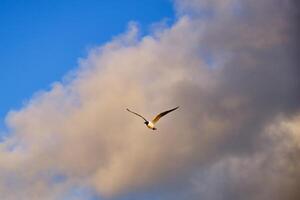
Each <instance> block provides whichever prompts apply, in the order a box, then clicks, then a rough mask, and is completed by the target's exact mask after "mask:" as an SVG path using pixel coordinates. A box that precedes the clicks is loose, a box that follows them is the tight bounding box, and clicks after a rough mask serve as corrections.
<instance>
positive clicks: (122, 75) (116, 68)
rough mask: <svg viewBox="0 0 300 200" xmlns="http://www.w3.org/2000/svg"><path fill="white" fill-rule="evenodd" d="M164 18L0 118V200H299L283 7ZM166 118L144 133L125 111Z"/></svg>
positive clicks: (261, 4)
mask: <svg viewBox="0 0 300 200" xmlns="http://www.w3.org/2000/svg"><path fill="white" fill-rule="evenodd" d="M175 5H176V9H177V13H178V20H177V21H176V22H175V23H174V24H173V25H172V26H171V27H169V28H167V27H163V28H157V29H156V30H154V31H153V33H152V34H150V35H147V36H143V37H141V36H139V33H138V27H137V25H136V24H135V23H130V25H129V28H128V31H127V32H126V33H124V34H122V35H120V36H118V37H115V38H114V40H113V41H111V42H109V43H107V44H105V45H104V46H101V47H99V48H96V49H93V50H92V51H91V52H90V54H89V56H88V58H86V59H82V60H81V61H80V64H79V68H78V69H77V70H76V71H75V72H72V73H71V74H70V75H68V76H67V77H66V78H65V80H63V81H61V82H57V83H54V84H53V85H52V88H51V90H49V91H42V92H38V93H37V94H35V95H34V96H33V97H32V99H31V100H30V101H29V102H28V103H27V104H26V105H25V106H24V107H23V108H22V109H21V110H17V111H11V112H10V113H9V115H8V116H7V119H6V121H7V124H8V127H9V130H10V136H9V137H8V138H7V139H6V140H5V141H4V142H2V143H1V144H0V177H1V179H0V197H1V199H8V200H10V199H11V200H14V199H40V198H41V197H43V199H49V200H50V199H51V200H52V199H63V198H65V196H66V195H67V194H68V193H69V192H70V191H73V190H74V188H75V190H76V188H89V189H88V190H87V191H89V192H88V193H94V194H96V195H99V196H100V197H101V198H105V199H109V198H115V199H118V198H121V197H124V198H125V197H126V196H129V199H141V198H144V197H145V196H146V197H148V198H149V196H150V198H152V199H153V198H158V199H186V198H189V199H199V197H202V198H204V199H233V198H240V199H241V198H242V199H298V198H299V192H298V191H297V188H298V187H299V180H300V173H299V172H300V170H299V169H300V166H299V159H298V158H297V156H296V155H297V153H299V137H300V136H299V135H300V133H299V126H298V124H299V115H300V113H299V106H300V105H299V101H298V99H299V94H298V93H299V92H298V91H299V89H300V83H299V78H298V77H299V68H298V60H297V55H296V53H297V51H298V49H297V46H296V45H295V43H296V42H297V41H298V38H297V35H296V34H295V32H296V31H298V29H297V28H295V26H296V24H295V20H294V19H295V17H296V16H297V12H296V11H295V10H296V9H294V8H293V5H295V4H294V2H293V1H289V0H285V1H279V0H266V1H258V0H255V1H250V0H246V1H238V0H230V1H221V0H214V1H197V0H194V1H187V0H181V1H175ZM201 13H206V14H205V16H203V15H202V14H201ZM175 105H180V106H181V107H180V110H178V111H176V112H174V113H172V114H170V115H169V116H168V120H167V119H165V120H162V121H161V122H160V123H159V125H158V126H159V127H158V131H157V132H156V133H155V134H153V132H151V131H150V130H148V129H146V128H145V127H144V126H143V124H142V123H141V121H139V119H137V118H135V117H134V116H132V115H130V114H129V113H127V112H126V111H125V108H127V107H130V108H132V109H134V110H136V111H139V112H140V113H144V114H145V115H146V116H148V117H151V115H154V114H156V112H159V111H161V110H164V109H167V108H169V107H172V106H175ZM78 190H79V189H78ZM94 194H88V195H89V196H90V195H92V196H93V195H94ZM80 198H81V197H80ZM84 198H85V197H82V199H84Z"/></svg>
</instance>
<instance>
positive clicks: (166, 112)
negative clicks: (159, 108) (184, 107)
mask: <svg viewBox="0 0 300 200" xmlns="http://www.w3.org/2000/svg"><path fill="white" fill-rule="evenodd" d="M177 108H179V106H177V107H176V108H173V109H171V110H167V111H165V112H162V113H160V114H158V115H157V116H156V117H155V118H154V119H153V120H152V122H153V123H156V122H157V121H158V120H159V119H160V118H162V117H163V116H165V115H166V114H168V113H169V112H172V111H174V110H176V109H177Z"/></svg>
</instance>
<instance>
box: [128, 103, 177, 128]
mask: <svg viewBox="0 0 300 200" xmlns="http://www.w3.org/2000/svg"><path fill="white" fill-rule="evenodd" d="M177 108H179V106H177V107H176V108H173V109H171V110H167V111H164V112H162V113H159V114H158V115H157V116H156V117H154V119H153V120H151V121H149V120H147V119H146V118H145V117H143V116H142V115H140V114H138V113H136V112H133V111H131V110H129V109H128V108H127V109H126V110H127V111H128V112H131V113H133V114H135V115H137V116H139V117H141V118H142V119H143V120H144V121H145V122H144V124H146V126H147V127H148V128H150V129H152V130H156V129H157V128H155V127H154V125H155V123H156V122H158V120H159V119H160V118H162V117H163V116H165V115H166V114H168V113H169V112H172V111H174V110H176V109H177Z"/></svg>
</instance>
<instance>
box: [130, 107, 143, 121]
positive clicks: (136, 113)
mask: <svg viewBox="0 0 300 200" xmlns="http://www.w3.org/2000/svg"><path fill="white" fill-rule="evenodd" d="M126 110H127V111H128V112H131V113H133V114H135V115H137V116H139V117H141V118H143V120H145V121H146V122H147V121H148V120H147V119H146V118H145V117H143V116H142V115H140V114H138V113H136V112H133V111H131V110H129V109H128V108H127V109H126Z"/></svg>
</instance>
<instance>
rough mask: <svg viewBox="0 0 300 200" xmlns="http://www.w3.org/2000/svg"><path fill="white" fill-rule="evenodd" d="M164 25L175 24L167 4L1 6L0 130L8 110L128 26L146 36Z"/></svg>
mask: <svg viewBox="0 0 300 200" xmlns="http://www.w3.org/2000/svg"><path fill="white" fill-rule="evenodd" d="M108 19H109V20H108ZM162 19H165V20H166V22H168V23H170V22H171V21H172V20H173V19H174V12H173V5H172V3H171V1H169V0H158V1H151V0H145V1H137V0H127V1H120V2H115V1H109V0H102V1H95V0H88V1H83V0H75V1H51V2H49V1H35V0H29V1H7V0H3V1H1V2H0V24H1V30H0V43H1V46H0V66H1V73H0V91H2V93H3V94H5V95H2V97H1V99H0V105H1V107H0V119H1V123H0V124H1V127H3V126H4V125H3V120H4V118H5V115H6V114H7V112H8V111H9V110H10V109H17V108H20V107H21V106H22V105H23V103H24V102H26V101H28V100H29V99H30V98H31V96H32V95H33V94H34V93H35V92H37V91H39V90H44V89H49V87H50V85H51V83H53V82H55V81H60V80H61V79H62V77H63V76H64V75H65V74H66V73H68V72H69V71H70V70H73V69H76V67H77V66H78V59H79V58H84V57H86V56H87V54H88V51H89V49H91V48H93V47H95V46H97V45H101V44H103V43H105V42H107V41H109V40H111V39H112V38H113V37H115V36H117V35H118V34H120V33H122V32H123V31H124V30H125V29H126V26H127V24H128V22H129V21H135V22H136V23H138V24H139V26H140V29H141V31H142V33H141V34H146V33H147V32H148V31H149V29H151V24H153V23H155V22H159V21H161V20H162Z"/></svg>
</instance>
